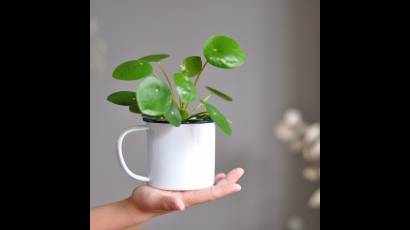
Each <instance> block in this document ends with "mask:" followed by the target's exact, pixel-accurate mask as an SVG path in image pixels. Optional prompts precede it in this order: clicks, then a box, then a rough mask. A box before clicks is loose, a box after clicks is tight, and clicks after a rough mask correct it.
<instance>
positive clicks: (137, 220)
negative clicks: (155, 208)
mask: <svg viewBox="0 0 410 230" xmlns="http://www.w3.org/2000/svg"><path fill="white" fill-rule="evenodd" d="M154 216H155V214H154V213H146V212H143V211H141V210H139V209H138V207H137V206H136V205H135V204H134V203H133V201H132V200H131V199H125V200H122V201H118V202H115V203H112V204H108V205H103V206H99V207H95V208H92V209H91V212H90V229H91V230H120V229H121V230H122V229H125V228H129V227H132V226H135V225H139V224H142V223H143V222H144V221H146V220H148V219H150V218H152V217H154Z"/></svg>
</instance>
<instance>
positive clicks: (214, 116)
mask: <svg viewBox="0 0 410 230" xmlns="http://www.w3.org/2000/svg"><path fill="white" fill-rule="evenodd" d="M203 55H204V57H205V59H204V60H203V59H202V58H201V57H200V56H190V57H187V58H185V59H184V60H183V61H182V62H181V64H180V70H179V71H178V72H177V73H174V74H173V76H172V77H171V76H169V75H168V73H167V71H166V70H165V69H164V67H163V66H162V64H161V61H163V60H165V59H166V58H168V57H169V55H168V54H153V55H148V56H144V57H142V58H139V59H136V60H129V61H126V62H124V63H122V64H120V65H118V66H117V67H116V68H115V69H114V71H113V78H115V79H117V80H122V81H135V80H141V82H140V83H139V85H138V87H137V88H136V90H135V91H119V92H115V93H113V94H111V95H109V96H108V98H107V100H108V101H110V102H112V103H114V104H117V105H121V106H127V107H128V109H129V111H131V112H133V113H137V114H141V116H142V118H143V120H144V121H145V122H146V124H144V125H139V126H137V127H135V128H132V129H128V130H126V131H124V132H123V133H122V134H121V135H120V138H119V139H118V143H117V150H118V156H119V159H120V162H121V165H122V166H123V168H124V169H125V171H126V172H127V173H128V174H129V175H130V176H131V177H133V178H135V179H137V180H141V181H146V182H148V183H149V184H151V185H152V186H155V187H158V188H162V189H169V190H192V189H199V188H203V187H208V186H211V185H212V184H213V177H214V167H215V166H214V165H215V162H214V158H215V124H216V126H217V127H218V128H219V129H220V130H221V131H222V132H223V133H225V134H226V135H231V133H232V128H231V122H230V121H229V120H228V119H227V118H226V117H225V115H223V114H222V113H221V112H220V111H219V109H217V108H216V107H215V106H214V105H212V104H210V103H209V102H208V100H209V98H210V97H211V95H216V96H218V97H220V98H222V99H223V100H226V101H232V98H231V97H230V96H228V95H227V94H225V93H223V92H221V91H220V90H218V89H215V88H213V87H210V86H206V87H205V88H206V89H207V90H208V91H209V92H210V95H207V96H205V97H199V96H198V95H197V87H198V85H199V81H200V79H201V77H202V76H203V72H204V69H205V67H206V66H207V65H208V64H209V65H212V66H214V67H217V68H222V69H233V68H237V67H239V66H241V65H242V64H243V63H244V62H245V53H244V51H243V50H242V48H241V47H240V45H239V44H238V43H237V42H236V41H235V40H233V39H232V38H229V37H227V36H223V35H218V36H212V37H210V38H208V39H207V41H206V42H205V44H204V49H203ZM153 64H156V65H157V67H158V69H159V70H160V72H161V74H162V77H161V76H160V74H158V73H156V72H155V71H154V68H153ZM195 102H196V104H195ZM194 104H195V106H192V105H194ZM191 106H192V108H191ZM141 130H146V131H147V132H148V161H149V162H148V167H147V174H148V177H144V176H139V175H136V174H134V173H132V172H131V171H130V170H129V168H128V167H127V165H126V164H125V161H124V158H123V154H122V141H123V138H124V137H125V135H127V134H128V133H130V132H134V131H141Z"/></svg>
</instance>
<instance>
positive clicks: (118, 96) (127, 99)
mask: <svg viewBox="0 0 410 230" xmlns="http://www.w3.org/2000/svg"><path fill="white" fill-rule="evenodd" d="M107 100H108V101H109V102H112V103H114V104H117V105H127V106H128V105H133V104H135V105H136V104H137V98H136V94H135V92H132V91H119V92H115V93H113V94H111V95H110V96H108V97H107Z"/></svg>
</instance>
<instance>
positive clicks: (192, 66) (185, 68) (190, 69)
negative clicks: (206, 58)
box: [180, 56, 202, 77]
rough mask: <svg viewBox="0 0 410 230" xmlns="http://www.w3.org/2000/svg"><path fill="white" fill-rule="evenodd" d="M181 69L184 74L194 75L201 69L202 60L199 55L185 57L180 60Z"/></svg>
mask: <svg viewBox="0 0 410 230" xmlns="http://www.w3.org/2000/svg"><path fill="white" fill-rule="evenodd" d="M180 67H181V71H182V72H183V73H184V74H186V75H187V76H188V77H194V76H195V75H197V74H198V73H199V72H201V69H202V60H201V57H198V56H191V57H187V58H185V59H184V60H183V61H182V64H181V65H180Z"/></svg>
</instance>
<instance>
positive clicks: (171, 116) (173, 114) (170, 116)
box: [164, 104, 182, 127]
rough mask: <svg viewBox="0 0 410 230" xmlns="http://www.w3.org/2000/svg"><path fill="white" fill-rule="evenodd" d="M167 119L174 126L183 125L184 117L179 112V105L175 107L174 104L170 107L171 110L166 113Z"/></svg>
mask: <svg viewBox="0 0 410 230" xmlns="http://www.w3.org/2000/svg"><path fill="white" fill-rule="evenodd" d="M164 116H165V119H167V121H169V123H171V124H172V125H173V126H175V127H178V126H180V125H181V121H182V117H181V114H180V113H179V110H178V108H177V107H175V105H174V104H172V105H171V107H169V110H168V111H167V112H166V113H165V114H164Z"/></svg>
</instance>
